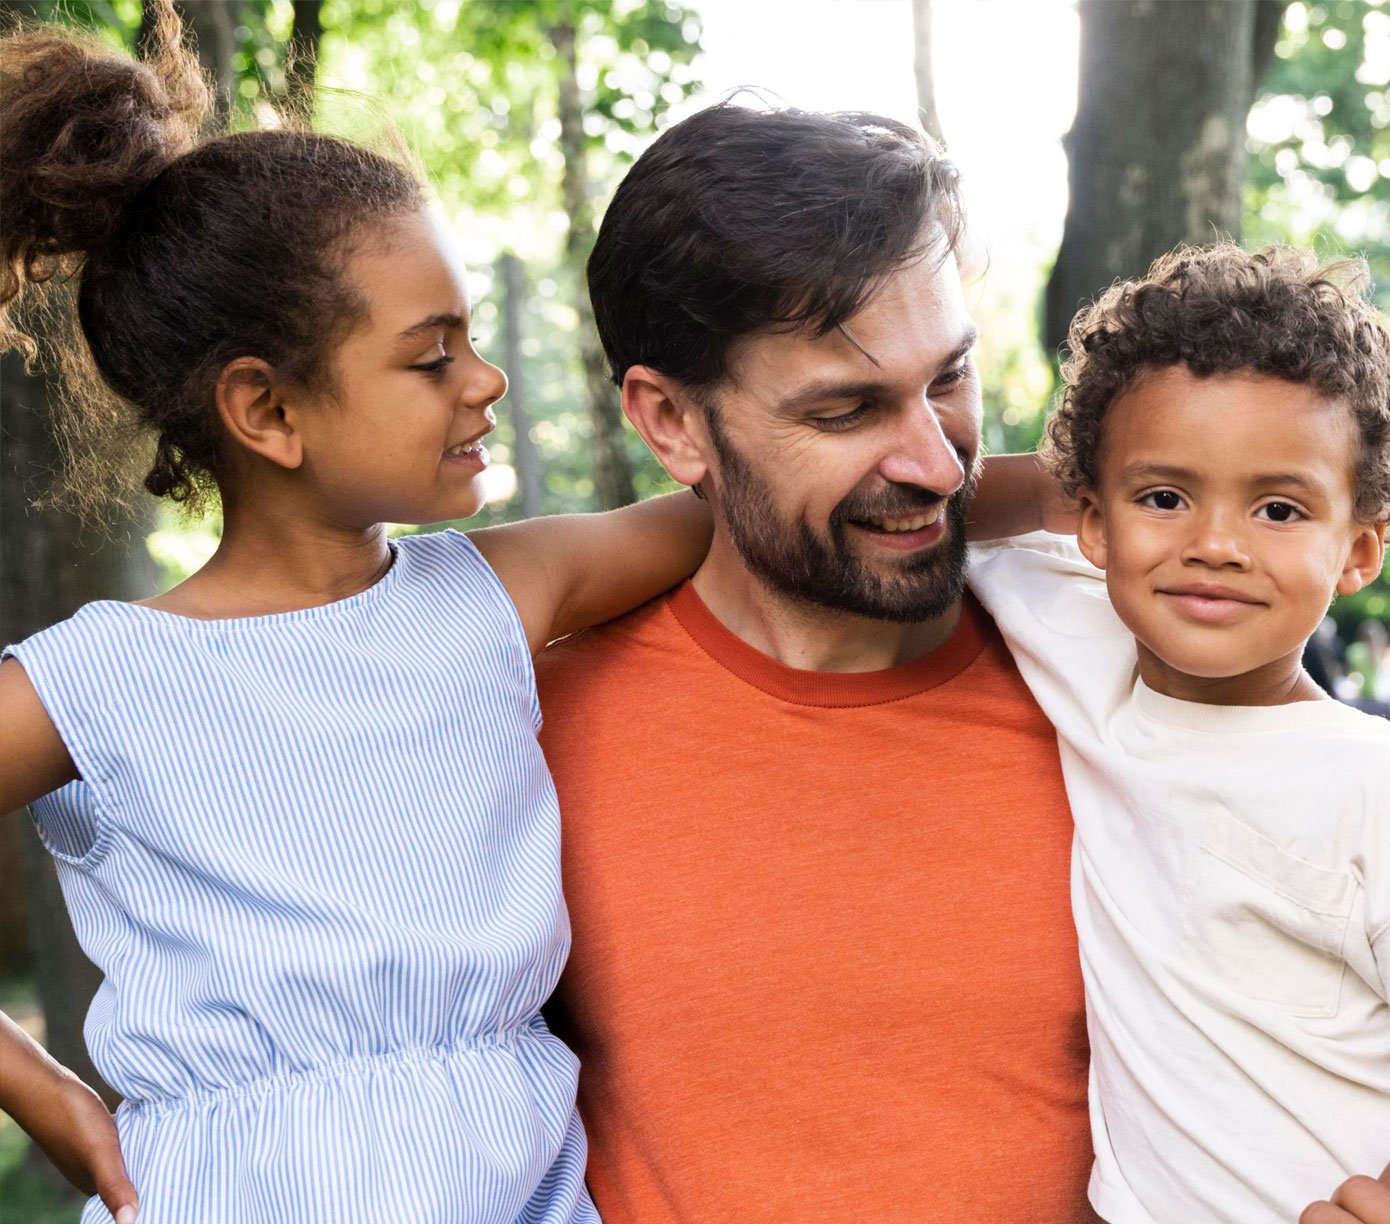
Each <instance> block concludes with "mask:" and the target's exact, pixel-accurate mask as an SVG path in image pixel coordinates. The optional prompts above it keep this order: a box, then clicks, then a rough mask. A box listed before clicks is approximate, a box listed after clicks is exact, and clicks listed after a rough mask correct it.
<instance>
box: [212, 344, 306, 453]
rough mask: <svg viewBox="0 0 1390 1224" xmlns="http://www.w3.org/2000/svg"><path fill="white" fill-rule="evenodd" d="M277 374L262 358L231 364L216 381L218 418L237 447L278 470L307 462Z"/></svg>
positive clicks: (302, 443) (239, 359)
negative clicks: (267, 461) (287, 409)
mask: <svg viewBox="0 0 1390 1224" xmlns="http://www.w3.org/2000/svg"><path fill="white" fill-rule="evenodd" d="M286 407H287V406H286V404H285V401H284V399H283V396H282V388H281V386H280V384H279V383H278V381H277V380H276V378H275V371H274V369H273V368H272V367H271V366H270V364H269V363H268V362H265V361H262V360H261V359H260V358H259V357H238V358H237V359H236V360H235V361H231V362H228V364H227V365H226V367H225V368H224V369H223V371H222V374H221V377H219V378H218V380H217V415H218V416H219V417H221V418H222V427H223V428H224V429H225V430H226V431H227V433H228V434H229V435H230V436H231V439H232V441H233V442H235V443H236V444H237V445H238V446H241V447H243V448H245V449H246V450H249V451H251V452H252V454H256V455H259V456H260V457H261V458H262V459H268V460H269V461H270V462H271V463H273V464H275V465H276V466H277V467H282V468H297V467H298V466H299V465H300V464H301V463H303V462H304V440H303V438H302V437H300V435H299V432H298V431H297V430H296V429H295V427H294V420H293V417H292V415H291V414H290V413H288V412H287V411H286Z"/></svg>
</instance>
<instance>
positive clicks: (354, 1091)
mask: <svg viewBox="0 0 1390 1224" xmlns="http://www.w3.org/2000/svg"><path fill="white" fill-rule="evenodd" d="M393 551H394V553H395V559H394V563H393V564H392V566H391V568H390V570H388V572H387V574H386V576H385V577H384V578H383V579H382V580H381V581H380V582H378V583H377V584H376V585H375V586H373V587H371V588H370V589H369V590H366V591H364V592H362V593H361V594H360V595H355V596H353V597H351V598H349V599H344V600H341V601H339V602H337V603H332V604H328V605H326V606H323V607H317V608H308V609H305V610H303V611H298V612H288V613H284V614H281V615H272V616H257V617H249V618H244V619H239V620H220V621H197V620H191V619H188V618H185V617H180V616H174V615H171V614H169V613H165V612H160V611H156V610H154V609H151V608H145V607H139V606H136V605H132V604H121V603H110V602H99V603H93V604H89V605H87V606H86V607H85V608H83V609H82V610H81V611H80V612H78V613H77V615H75V616H74V617H72V618H71V619H70V620H67V621H64V622H63V623H61V624H58V625H55V626H53V627H52V628H51V629H47V630H45V631H44V632H42V633H39V634H36V635H35V636H34V637H31V638H29V639H28V640H27V641H25V642H23V643H21V644H19V645H18V646H14V647H11V648H9V650H7V651H6V652H5V653H6V654H13V655H14V657H16V658H17V659H18V660H19V661H20V662H21V663H22V664H23V666H24V667H25V669H26V671H27V673H28V676H29V678H30V680H31V681H32V682H33V684H34V687H35V688H36V689H37V691H38V693H39V696H40V698H41V699H42V701H43V704H44V706H45V708H46V709H47V711H48V713H49V715H50V716H51V717H52V719H53V721H54V723H55V724H56V725H57V727H58V730H59V732H60V733H61V735H62V737H63V740H64V742H65V743H66V744H67V746H68V748H69V750H70V751H71V753H72V757H73V759H74V761H75V762H76V763H77V768H78V771H79V773H80V774H81V779H82V780H81V781H80V782H75V783H73V784H71V785H69V786H67V787H64V788H63V789H62V790H59V791H55V792H54V793H53V794H51V795H48V796H46V797H45V798H43V799H42V800H40V801H39V802H38V803H36V804H35V805H34V808H33V811H34V816H35V820H36V822H37V824H38V827H39V831H40V833H41V835H42V836H43V838H44V840H45V842H46V843H47V845H48V847H49V849H50V850H51V851H52V853H53V855H54V857H55V859H56V860H57V864H58V874H59V877H60V879H61V882H62V886H63V891H64V894H65V897H66V900H67V904H68V908H69V910H70V912H71V914H72V918H73V924H74V926H75V927H76V930H77V934H78V938H79V939H80V940H81V942H82V946H83V948H84V949H85V950H86V952H87V954H88V955H89V956H90V957H91V958H92V960H93V961H94V962H95V963H96V964H97V965H98V966H99V967H100V969H101V970H102V972H103V973H104V974H105V982H104V984H103V985H102V987H101V989H100V992H99V993H98V995H97V997H96V999H95V1001H94V1002H93V1004H92V1009H91V1012H90V1013H89V1015H88V1017H87V1028H86V1036H87V1042H88V1046H89V1048H90V1050H91V1054H92V1059H93V1061H94V1062H95V1064H96V1066H97V1068H98V1069H99V1070H100V1071H101V1073H102V1075H103V1076H105V1078H106V1079H107V1081H108V1082H109V1083H110V1084H111V1086H112V1087H113V1088H115V1089H116V1090H117V1091H118V1092H120V1093H121V1094H122V1096H124V1098H125V1103H124V1104H123V1105H122V1106H121V1107H120V1109H119V1111H118V1114H117V1125H118V1127H119V1131H120V1136H121V1146H122V1150H123V1152H124V1154H125V1159H126V1164H127V1166H128V1168H129V1170H130V1174H131V1179H132V1181H133V1182H134V1184H135V1187H136V1190H137V1192H138V1193H139V1195H140V1222H141V1224H233V1222H235V1224H319V1222H323V1224H328V1222H329V1221H332V1222H334V1224H339V1222H343V1221H349V1220H351V1221H357V1220H362V1221H373V1222H376V1221H402V1222H404V1221H410V1222H438V1224H463V1222H467V1224H475V1222H476V1224H484V1222H487V1224H512V1222H513V1221H524V1222H526V1224H561V1222H562V1221H596V1220H597V1218H598V1217H597V1215H596V1213H595V1212H594V1209H593V1206H592V1205H591V1203H590V1202H589V1199H588V1195H587V1192H586V1191H585V1189H584V1183H583V1178H584V1159H585V1143H584V1134H583V1131H582V1129H581V1127H580V1123H579V1118H578V1115H577V1114H576V1112H575V1108H574V1097H575V1083H576V1071H577V1067H576V1061H575V1059H574V1056H573V1055H572V1054H571V1053H570V1052H569V1051H568V1050H567V1049H566V1048H565V1047H564V1045H562V1044H561V1043H560V1042H559V1041H558V1040H557V1039H556V1038H554V1037H552V1036H551V1035H550V1033H549V1032H548V1031H547V1030H546V1027H545V1024H544V1022H543V1021H542V1019H541V1018H540V1015H539V1010H538V1009H539V1008H540V1005H541V1003H542V1002H544V1000H545V999H546V997H547V996H548V995H549V994H550V992H551V990H552V988H553V987H554V985H555V981H556V978H557V977H558V976H559V973H560V969H561V966H562V965H563V964H564V960H565V956H566V953H567V952H568V950H569V924H568V918H567V916H566V913H565V907H564V902H563V900H562V898H561V894H560V861H559V816H558V811H557V807H556V800H555V791H554V788H553V786H552V785H551V781H550V776H549V774H548V773H547V771H546V768H545V763H544V761H543V759H542V757H541V752H540V749H539V747H538V745H537V743H536V731H537V728H538V727H539V724H540V707H539V704H538V702H537V699H536V689H535V679H534V676H533V673H532V670H531V659H530V655H529V652H528V650H527V646H526V641H525V638H524V636H523V633H522V629H521V624H520V621H519V619H518V617H517V614H516V610H515V608H514V607H513V606H512V604H511V601H510V600H509V599H508V597H507V594H506V592H505V591H504V590H503V589H502V587H501V584H500V583H499V582H498V581H497V578H496V576H495V575H494V574H493V573H492V571H491V569H489V568H488V566H487V564H486V563H485V562H484V561H483V559H482V557H481V556H480V555H479V554H478V552H477V550H476V549H475V548H474V547H473V545H472V544H471V543H470V542H469V541H468V540H467V539H466V538H465V537H464V536H462V535H459V534H458V533H456V532H443V533H440V534H437V535H428V536H416V537H408V538H405V539H402V540H400V541H398V542H396V543H395V544H394V545H393ZM82 1218H83V1224H97V1222H100V1221H109V1220H110V1218H111V1217H110V1215H109V1213H108V1212H107V1211H106V1210H105V1208H103V1207H102V1206H101V1204H100V1203H99V1201H97V1200H96V1199H93V1200H92V1201H91V1202H90V1203H89V1204H88V1206H87V1209H86V1212H85V1214H84V1215H83V1217H82Z"/></svg>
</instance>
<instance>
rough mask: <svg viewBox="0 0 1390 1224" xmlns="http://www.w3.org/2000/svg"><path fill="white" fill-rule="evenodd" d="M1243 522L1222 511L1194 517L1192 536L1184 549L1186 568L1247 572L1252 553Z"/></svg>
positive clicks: (1234, 515)
mask: <svg viewBox="0 0 1390 1224" xmlns="http://www.w3.org/2000/svg"><path fill="white" fill-rule="evenodd" d="M1243 522H1244V518H1243V516H1242V515H1240V514H1238V513H1237V512H1235V511H1227V510H1225V509H1222V508H1219V507H1218V508H1212V509H1208V510H1199V511H1198V512H1197V513H1196V514H1194V515H1193V516H1192V532H1191V535H1190V536H1189V537H1188V540H1187V543H1186V545H1185V546H1184V548H1183V552H1182V559H1183V562H1184V564H1187V565H1205V566H1207V567H1209V568H1211V569H1238V570H1243V569H1248V568H1249V566H1250V552H1249V548H1248V545H1247V543H1246V540H1245V536H1244V533H1243V531H1242V530H1241V527H1242V524H1243Z"/></svg>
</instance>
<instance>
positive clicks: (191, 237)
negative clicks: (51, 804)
mask: <svg viewBox="0 0 1390 1224" xmlns="http://www.w3.org/2000/svg"><path fill="white" fill-rule="evenodd" d="M155 8H156V10H157V12H158V23H157V30H156V37H155V39H154V40H153V41H154V44H155V47H156V50H155V52H154V54H153V55H152V57H151V58H150V59H149V60H147V61H146V62H144V63H140V62H137V61H136V60H134V59H132V58H130V57H129V56H126V55H121V54H118V53H114V52H112V51H110V50H109V49H108V48H106V47H104V46H103V45H101V44H99V43H96V42H94V41H92V40H88V39H83V38H81V37H80V36H77V35H75V34H73V33H71V32H69V31H66V30H61V29H59V28H58V27H55V26H40V27H37V28H32V29H30V30H28V31H19V32H16V33H12V34H10V35H9V36H7V37H6V38H5V39H4V40H3V41H0V55H2V56H3V61H2V62H0V251H3V255H4V263H3V269H2V270H0V342H3V343H4V344H5V346H6V347H19V348H22V349H24V350H25V352H26V354H27V355H28V356H30V357H31V358H32V357H34V356H35V354H36V352H37V353H38V354H39V356H40V357H43V356H44V353H42V352H39V350H38V348H37V346H36V345H35V339H36V338H39V339H42V340H43V341H45V342H46V348H47V350H48V352H47V356H48V357H49V361H48V362H47V363H46V364H49V365H50V366H57V367H61V373H62V375H63V377H62V378H61V380H60V382H59V385H58V387H57V388H56V389H57V390H58V392H59V394H58V395H57V396H56V404H55V411H56V413H57V416H58V425H59V436H60V441H61V442H62V444H63V446H64V451H65V459H66V468H67V482H66V483H67V489H66V492H67V494H68V497H67V500H69V501H71V502H73V503H75V504H77V505H78V507H79V508H81V509H83V510H86V511H89V512H92V511H95V510H97V509H99V508H102V507H103V506H104V505H108V504H109V503H111V502H113V501H120V500H121V496H120V490H119V487H118V485H117V484H115V483H114V477H115V473H116V471H117V468H118V464H117V462H115V461H114V460H113V458H112V455H111V450H110V447H109V446H108V445H107V442H108V441H109V439H110V438H111V436H112V435H117V436H123V437H124V439H125V440H126V441H127V442H128V441H129V439H130V438H131V436H132V434H136V435H143V436H145V437H147V438H152V439H153V443H154V457H153V460H152V463H151V466H150V468H149V471H148V474H147V475H146V476H145V478H144V486H145V488H146V489H147V490H148V491H149V492H151V493H153V494H155V495H156V496H160V497H168V498H171V499H172V500H174V501H176V502H181V503H185V504H188V505H191V506H194V507H196V506H198V505H199V504H200V503H201V502H202V500H203V498H204V496H205V495H206V494H207V493H209V492H210V491H211V490H212V489H213V488H215V485H216V480H217V476H218V471H219V461H220V456H219V451H220V447H221V444H222V436H221V432H220V427H219V424H218V421H217V417H216V412H215V408H214V388H215V385H216V381H217V378H218V376H219V374H220V372H221V371H222V369H223V368H224V367H225V366H226V364H227V363H228V362H229V361H231V360H232V359H234V358H236V357H242V356H253V357H259V358H261V359H263V360H264V361H266V362H267V363H269V364H270V365H271V366H272V367H274V368H275V370H276V372H277V375H278V376H280V377H283V378H284V379H285V380H287V381H289V382H293V383H298V384H300V385H303V386H308V387H322V386H326V385H328V383H329V376H330V372H331V365H332V357H333V354H334V352H335V351H336V348H337V346H338V344H339V343H341V341H342V339H343V338H344V337H345V335H346V334H347V332H348V331H350V330H351V328H352V327H353V326H354V325H355V324H356V323H357V322H358V321H359V320H360V319H361V317H362V316H363V313H364V311H365V306H364V304H363V303H362V302H361V301H360V300H359V299H358V296H357V295H356V294H355V293H354V292H353V290H352V289H351V287H350V286H349V285H348V284H346V283H345V281H344V278H343V267H344V264H345V261H346V258H347V256H348V253H349V246H350V243H351V241H352V240H353V239H354V238H355V237H356V235H357V231H358V228H359V227H360V226H361V225H362V224H363V223H364V222H366V221H369V220H372V219H384V218H387V217H390V216H393V215H396V214H399V213H402V212H405V211H409V210H412V209H414V208H418V207H419V206H420V205H421V203H422V202H423V191H422V188H421V185H420V182H419V179H418V178H417V176H416V175H415V174H414V173H413V172H412V171H411V170H410V169H409V168H407V167H406V166H405V165H403V164H401V163H399V162H398V161H395V160H393V159H391V158H388V157H385V156H382V155H380V154H377V153H374V152H370V151H368V150H366V149H363V148H359V147H357V146H355V145H352V144H349V143H346V142H344V141H342V140H338V139H334V138H330V137H326V136H318V135H314V134H312V133H309V132H304V131H290V130H277V131H254V132H241V133H238V134H235V135H224V136H215V137H212V138H210V139H207V140H205V141H200V140H199V137H198V132H199V131H200V128H201V126H202V124H203V123H204V121H205V119H206V116H207V114H208V91H207V89H206V87H205V85H204V82H203V80H202V78H201V76H200V74H199V71H198V68H197V64H196V60H195V59H194V58H193V56H192V55H191V53H189V52H188V51H187V50H185V49H184V48H183V46H182V44H181V35H182V30H181V27H180V24H179V20H178V17H177V15H176V14H175V12H174V9H173V6H172V3H171V2H170V0H157V3H156V5H155ZM26 285H27V286H29V289H28V291H27V292H24V291H25V290H26ZM35 286H42V287H43V288H42V289H40V290H39V291H37V292H35V289H34V287H35ZM74 289H75V298H76V301H75V303H72V301H71V297H72V291H73V290H74ZM54 290H56V291H57V293H56V302H57V307H56V308H55V294H54ZM45 291H47V292H45ZM73 305H75V311H74V310H73V309H72V306H73Z"/></svg>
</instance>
